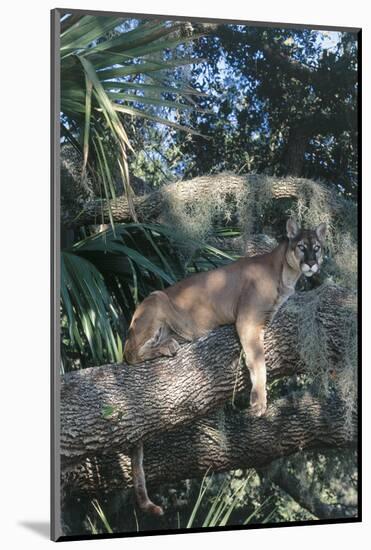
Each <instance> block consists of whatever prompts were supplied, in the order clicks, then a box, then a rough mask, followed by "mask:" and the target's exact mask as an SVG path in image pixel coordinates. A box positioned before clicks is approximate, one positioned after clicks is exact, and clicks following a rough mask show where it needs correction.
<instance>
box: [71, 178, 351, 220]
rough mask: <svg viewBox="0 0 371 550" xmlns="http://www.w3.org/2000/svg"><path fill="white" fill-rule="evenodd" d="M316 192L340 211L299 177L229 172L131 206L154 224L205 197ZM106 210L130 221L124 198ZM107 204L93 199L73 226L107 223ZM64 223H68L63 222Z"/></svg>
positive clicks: (333, 200) (329, 195) (327, 193)
mask: <svg viewBox="0 0 371 550" xmlns="http://www.w3.org/2000/svg"><path fill="white" fill-rule="evenodd" d="M313 186H314V188H315V189H316V191H318V192H321V193H323V194H324V197H325V199H326V201H327V202H328V204H329V205H330V206H331V208H333V210H334V211H335V212H338V211H341V210H342V209H343V208H344V205H343V202H342V201H341V200H340V199H339V198H338V197H337V196H336V195H335V194H334V193H333V192H332V191H331V190H330V189H329V188H327V187H326V186H324V185H323V184H321V183H316V182H313V181H310V180H306V179H303V178H292V177H287V178H274V177H269V176H263V175H253V174H252V175H236V174H233V173H229V172H224V173H221V174H216V175H212V176H202V177H197V178H194V179H192V180H187V181H179V182H176V183H172V184H170V185H166V186H164V187H162V188H161V189H159V190H158V191H153V192H152V193H149V194H147V195H142V196H137V197H134V199H133V203H134V207H135V211H136V213H137V216H138V220H139V221H142V222H148V221H152V222H153V221H156V220H158V219H159V218H160V216H161V214H162V213H163V212H164V211H165V210H166V211H168V212H170V213H171V212H172V210H173V209H174V205H175V204H182V205H183V207H185V208H186V207H187V205H190V206H192V207H193V208H194V207H195V206H197V204H198V203H199V202H200V201H204V200H205V197H209V198H210V200H217V201H218V202H219V203H220V201H222V202H223V201H224V202H225V201H228V202H230V201H231V200H234V202H235V203H236V204H237V203H240V202H241V201H249V200H250V201H252V200H253V199H254V198H255V194H258V193H261V191H262V189H264V188H265V189H268V188H269V193H270V195H271V198H272V199H283V198H297V197H298V196H299V194H300V193H301V191H302V190H303V188H305V189H308V193H309V194H310V189H313ZM110 208H111V211H112V216H113V219H114V221H115V222H128V221H132V216H131V212H130V208H129V205H128V202H127V200H126V198H125V197H124V196H121V197H118V198H117V199H115V200H111V201H110ZM108 211H109V210H108V205H107V203H106V202H105V201H102V200H95V201H90V202H87V203H86V206H85V208H84V211H83V212H81V213H80V214H79V216H78V218H77V219H75V220H74V221H72V220H69V222H70V223H74V224H95V223H102V219H104V221H105V222H106V223H109V216H108ZM65 223H66V224H67V223H68V220H65Z"/></svg>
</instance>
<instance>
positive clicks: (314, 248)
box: [313, 244, 321, 252]
mask: <svg viewBox="0 0 371 550" xmlns="http://www.w3.org/2000/svg"><path fill="white" fill-rule="evenodd" d="M320 248H321V247H320V246H319V245H318V244H316V245H315V246H314V247H313V250H314V252H318V250H319V249H320Z"/></svg>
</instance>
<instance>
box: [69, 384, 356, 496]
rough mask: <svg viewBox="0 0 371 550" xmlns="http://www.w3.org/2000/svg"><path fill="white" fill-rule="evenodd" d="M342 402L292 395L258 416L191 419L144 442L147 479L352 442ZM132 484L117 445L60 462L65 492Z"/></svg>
mask: <svg viewBox="0 0 371 550" xmlns="http://www.w3.org/2000/svg"><path fill="white" fill-rule="evenodd" d="M345 416H346V411H345V408H344V402H343V401H342V400H341V399H339V398H337V397H336V396H334V395H333V396H332V397H331V399H328V400H319V399H318V398H315V397H313V396H312V395H310V394H308V393H302V394H300V393H298V394H291V395H290V396H288V397H286V398H283V399H279V400H276V401H274V402H273V403H272V404H270V405H269V407H268V410H267V414H266V416H264V417H263V418H255V417H252V416H251V415H250V413H249V411H248V410H246V411H238V410H236V409H232V408H231V407H230V408H226V409H220V410H218V411H217V412H214V413H212V414H209V415H208V416H207V417H206V418H202V419H197V420H195V421H194V422H193V423H192V424H190V425H187V426H182V427H181V428H179V429H177V430H174V431H171V432H169V433H163V434H161V435H159V436H157V437H155V438H152V439H150V440H149V441H147V442H146V444H145V446H144V468H145V472H146V478H147V481H148V482H150V483H151V482H155V483H156V484H159V483H163V482H173V481H179V480H182V479H189V478H196V477H200V476H203V475H204V474H205V473H206V472H207V471H212V472H224V471H229V470H233V469H238V468H251V467H254V468H259V467H262V466H265V465H267V464H269V463H270V462H272V461H273V460H275V459H277V458H281V457H285V456H289V455H291V454H293V453H295V452H298V451H303V450H305V449H307V450H309V449H326V448H327V449H329V448H334V447H335V448H339V447H347V446H353V445H355V442H356V437H357V435H356V430H357V416H356V414H355V413H354V414H353V416H352V419H351V423H350V424H349V423H348V424H347V423H346V422H345V421H344V419H345ZM131 485H132V480H131V468H130V458H129V457H128V456H127V455H126V454H125V453H123V452H121V450H120V449H118V448H116V449H112V450H111V451H108V452H105V453H102V454H93V455H91V456H87V457H85V458H83V459H82V460H80V461H79V462H77V463H68V464H66V463H65V464H64V467H63V469H62V487H63V490H64V492H66V493H68V494H73V493H74V492H77V493H80V492H86V493H95V492H98V491H102V490H105V491H112V490H115V489H124V488H127V487H130V486H131Z"/></svg>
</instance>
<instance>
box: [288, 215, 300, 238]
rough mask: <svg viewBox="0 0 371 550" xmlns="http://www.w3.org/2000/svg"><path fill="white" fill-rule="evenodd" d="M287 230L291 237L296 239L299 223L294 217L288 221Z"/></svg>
mask: <svg viewBox="0 0 371 550" xmlns="http://www.w3.org/2000/svg"><path fill="white" fill-rule="evenodd" d="M286 231H287V236H288V238H289V239H294V238H295V237H296V235H297V234H298V233H299V227H298V224H297V223H296V221H295V220H293V219H292V218H289V219H288V220H287V222H286Z"/></svg>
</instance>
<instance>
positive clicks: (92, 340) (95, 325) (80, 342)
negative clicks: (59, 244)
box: [61, 252, 122, 364]
mask: <svg viewBox="0 0 371 550" xmlns="http://www.w3.org/2000/svg"><path fill="white" fill-rule="evenodd" d="M61 302H62V309H63V311H64V312H65V314H66V316H67V319H68V327H69V336H70V340H71V343H72V345H74V344H76V345H77V346H78V347H79V348H80V350H81V351H83V350H84V346H85V342H87V343H88V346H89V348H90V352H91V354H92V357H93V359H94V361H96V362H97V364H101V363H102V362H104V360H107V359H108V360H110V361H121V360H122V354H120V352H119V349H118V346H117V321H118V315H117V312H116V311H115V308H114V306H113V302H112V298H111V296H110V294H109V292H108V290H107V288H106V285H105V282H104V278H103V276H102V275H101V273H100V272H99V271H98V270H97V269H96V267H95V266H94V265H93V264H92V263H91V262H89V261H88V260H86V259H85V258H82V257H79V256H77V255H75V254H71V253H68V252H62V255H61ZM103 346H104V347H105V350H106V354H105V353H103Z"/></svg>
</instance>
